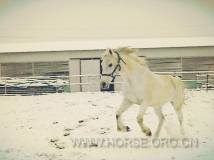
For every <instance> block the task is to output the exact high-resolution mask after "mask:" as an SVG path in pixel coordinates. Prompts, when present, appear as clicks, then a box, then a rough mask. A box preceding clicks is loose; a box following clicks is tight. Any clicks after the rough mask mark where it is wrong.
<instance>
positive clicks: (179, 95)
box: [171, 77, 185, 111]
mask: <svg viewBox="0 0 214 160" xmlns="http://www.w3.org/2000/svg"><path fill="white" fill-rule="evenodd" d="M172 83H173V86H174V88H175V95H174V97H173V99H172V101H171V103H172V104H173V106H174V107H175V109H176V110H177V111H179V110H181V109H182V106H183V105H184V104H185V94H184V90H185V84H184V82H183V81H182V80H181V79H180V78H178V77H172Z"/></svg>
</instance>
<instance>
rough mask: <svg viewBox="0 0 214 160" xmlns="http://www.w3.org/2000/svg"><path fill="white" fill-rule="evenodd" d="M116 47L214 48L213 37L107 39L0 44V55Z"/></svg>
mask: <svg viewBox="0 0 214 160" xmlns="http://www.w3.org/2000/svg"><path fill="white" fill-rule="evenodd" d="M118 46H130V47H133V48H162V47H198V46H214V37H185V38H184V37H183V38H148V39H108V40H79V41H64V42H62V41H61V42H37V43H36V42H34V43H1V44H0V53H8V52H10V53H11V52H41V51H70V50H99V49H105V48H109V47H110V48H115V47H118Z"/></svg>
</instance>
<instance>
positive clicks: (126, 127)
mask: <svg viewBox="0 0 214 160" xmlns="http://www.w3.org/2000/svg"><path fill="white" fill-rule="evenodd" d="M117 130H118V131H119V132H129V131H130V128H129V126H124V127H122V128H120V127H117Z"/></svg>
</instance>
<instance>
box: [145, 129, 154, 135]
mask: <svg viewBox="0 0 214 160" xmlns="http://www.w3.org/2000/svg"><path fill="white" fill-rule="evenodd" d="M143 132H144V133H145V134H146V136H152V132H151V130H150V129H148V130H144V131H143Z"/></svg>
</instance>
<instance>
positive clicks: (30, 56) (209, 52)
mask: <svg viewBox="0 0 214 160" xmlns="http://www.w3.org/2000/svg"><path fill="white" fill-rule="evenodd" d="M103 52H104V51H103V50H94V51H62V52H26V53H1V54H0V63H13V62H46V61H68V60H69V59H70V58H89V57H90V58H97V57H100V55H101V54H102V53H103ZM138 52H139V54H138V55H140V56H147V57H151V58H153V57H154V58H155V57H197V56H198V57H202V56H205V57H206V56H214V47H183V48H156V49H154V48H151V49H149V48H148V49H139V51H138Z"/></svg>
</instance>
